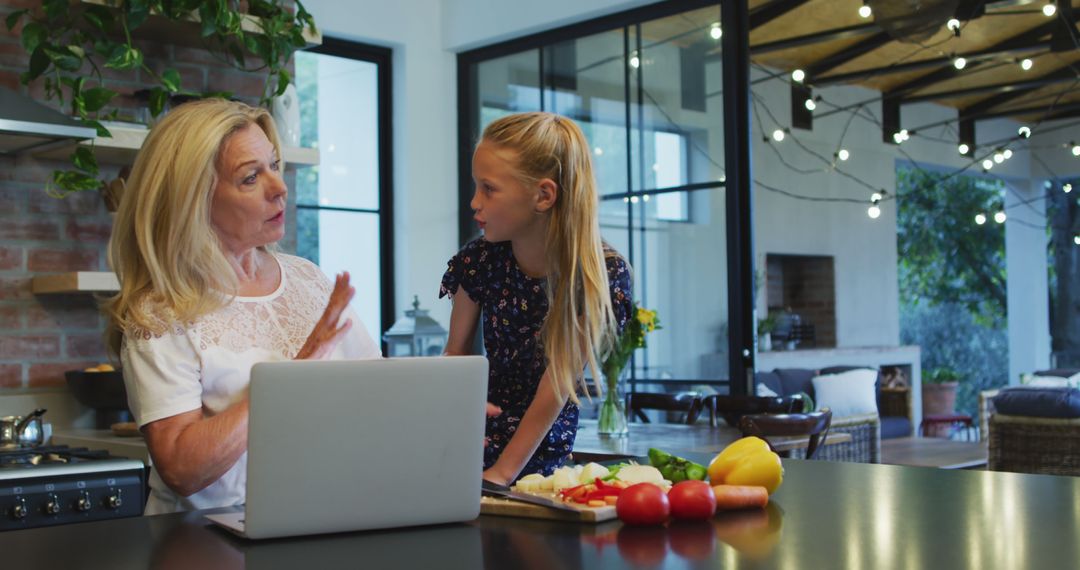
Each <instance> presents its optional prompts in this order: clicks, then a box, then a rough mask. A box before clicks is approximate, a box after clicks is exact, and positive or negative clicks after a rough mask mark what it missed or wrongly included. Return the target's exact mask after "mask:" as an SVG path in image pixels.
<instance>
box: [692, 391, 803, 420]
mask: <svg viewBox="0 0 1080 570" xmlns="http://www.w3.org/2000/svg"><path fill="white" fill-rule="evenodd" d="M702 405H703V406H704V408H705V409H706V410H708V411H709V425H710V426H712V427H716V426H717V425H719V423H718V422H717V420H716V418H717V416H720V417H722V418H724V421H726V422H727V423H728V425H730V426H731V427H738V426H739V420H740V419H741V418H742V417H743V416H745V415H747V414H790V413H794V412H799V411H802V407H803V400H802V398H801V397H798V396H786V397H765V396H733V395H728V394H710V395H708V396H705V398H704V399H703V400H702Z"/></svg>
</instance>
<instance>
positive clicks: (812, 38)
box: [750, 24, 881, 55]
mask: <svg viewBox="0 0 1080 570" xmlns="http://www.w3.org/2000/svg"><path fill="white" fill-rule="evenodd" d="M880 31H881V26H879V25H877V24H858V25H855V26H847V27H846V28H836V29H833V30H825V31H822V32H815V33H813V34H807V35H805V36H795V37H792V38H785V39H782V40H776V41H773V42H767V43H763V44H758V45H752V46H750V55H761V54H763V53H769V52H774V51H782V50H785V49H791V48H797V47H802V46H805V45H810V44H818V43H822V42H831V41H835V40H844V39H850V38H859V37H862V36H868V35H870V34H876V33H877V32H880Z"/></svg>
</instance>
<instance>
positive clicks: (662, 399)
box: [626, 392, 702, 424]
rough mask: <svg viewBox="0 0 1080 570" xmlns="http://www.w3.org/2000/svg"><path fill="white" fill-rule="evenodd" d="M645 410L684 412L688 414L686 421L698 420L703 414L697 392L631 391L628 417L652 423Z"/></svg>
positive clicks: (628, 401)
mask: <svg viewBox="0 0 1080 570" xmlns="http://www.w3.org/2000/svg"><path fill="white" fill-rule="evenodd" d="M645 410H660V411H665V412H683V413H685V414H686V417H685V423H687V424H693V423H695V422H697V419H698V416H700V415H701V411H702V402H701V397H700V396H698V394H697V393H696V392H682V393H679V394H657V393H653V392H630V393H628V394H627V395H626V415H627V419H628V420H630V421H633V419H634V418H635V417H636V418H637V419H639V420H641V422H643V423H650V422H649V417H648V416H646V415H645Z"/></svg>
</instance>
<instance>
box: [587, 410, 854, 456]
mask: <svg viewBox="0 0 1080 570" xmlns="http://www.w3.org/2000/svg"><path fill="white" fill-rule="evenodd" d="M741 437H742V432H741V431H739V430H738V429H736V428H733V427H730V426H728V425H720V426H715V427H713V426H710V425H708V424H693V425H689V424H671V423H630V424H629V425H628V431H627V433H626V434H624V435H617V436H613V435H602V434H601V433H600V431H599V427H598V424H597V421H596V420H592V419H583V420H579V421H578V431H577V437H576V439H575V440H574V457H575V458H576V459H578V460H579V461H580V459H581V458H582V457H588V458H591V457H596V456H605V455H613V456H622V457H639V456H646V455H648V454H649V448H650V447H655V448H658V449H663V450H665V451H667V450H672V449H674V450H679V451H680V452H691V453H706V454H712V455H715V454H717V453H720V451H722V450H723V449H724V448H725V447H727V446H728V445H730V444H731V443H732V442H734V441H735V440H737V439H739V438H741ZM849 441H851V434H849V433H840V432H830V433H828V434H826V436H825V441H824V445H833V444H837V443H847V442H849ZM769 443H770V444H772V447H773V449H774V450H776V451H778V452H787V451H794V450H796V449H806V447H807V445H809V443H810V438H809V437H807V436H778V437H770V438H769Z"/></svg>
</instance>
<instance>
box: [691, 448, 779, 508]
mask: <svg viewBox="0 0 1080 570" xmlns="http://www.w3.org/2000/svg"><path fill="white" fill-rule="evenodd" d="M709 481H710V482H711V484H713V485H760V486H762V487H765V489H766V490H767V491H768V492H769V494H770V495H772V494H773V493H774V492H776V490H777V489H778V488H780V483H782V482H783V481H784V466H783V464H782V463H781V462H780V456H779V455H777V454H776V453H774V452H773V451H772V450H771V449H769V444H768V443H766V442H765V440H764V439H761V438H760V437H752V436H751V437H744V438H742V439H740V440H738V441H736V442H734V443H732V444H731V445H729V446H727V447H725V448H724V450H723V451H721V452H720V453H719V454H718V455H717V456H716V457H715V458H713V460H712V462H711V463H709Z"/></svg>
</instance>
